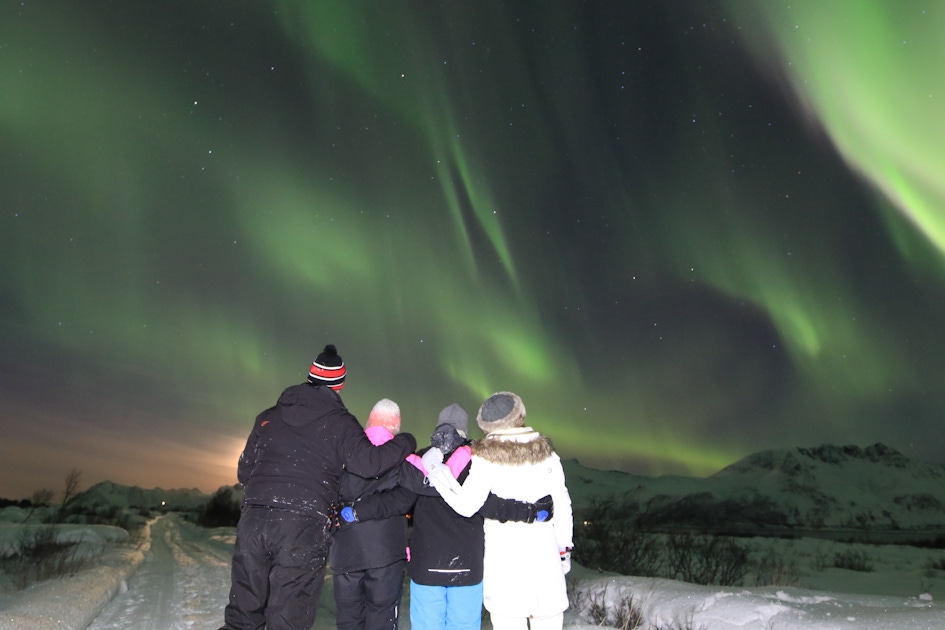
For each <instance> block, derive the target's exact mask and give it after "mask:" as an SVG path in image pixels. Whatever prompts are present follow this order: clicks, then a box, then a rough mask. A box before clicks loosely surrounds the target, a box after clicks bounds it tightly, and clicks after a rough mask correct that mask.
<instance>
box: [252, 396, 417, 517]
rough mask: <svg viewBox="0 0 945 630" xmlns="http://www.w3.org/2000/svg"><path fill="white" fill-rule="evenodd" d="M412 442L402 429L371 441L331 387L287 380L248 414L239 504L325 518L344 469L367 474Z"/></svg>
mask: <svg viewBox="0 0 945 630" xmlns="http://www.w3.org/2000/svg"><path fill="white" fill-rule="evenodd" d="M416 447H417V443H416V440H414V438H413V436H412V435H410V434H409V433H401V434H399V435H397V436H396V437H394V439H393V440H391V441H390V442H387V443H386V444H383V445H381V446H374V445H373V444H372V443H371V441H370V440H369V439H368V438H367V436H365V435H364V430H363V429H362V428H361V425H360V424H359V423H358V420H357V418H355V417H354V416H353V415H351V414H350V413H349V412H348V410H347V409H346V408H345V406H344V403H342V401H341V397H340V396H339V395H338V393H337V392H335V391H334V390H332V389H331V388H329V387H325V386H316V385H310V384H308V383H303V384H301V385H293V386H291V387H289V388H287V389H286V390H285V391H284V392H282V395H281V396H279V401H278V402H277V403H276V405H275V406H274V407H270V408H269V409H267V410H265V411H263V412H262V413H261V414H259V416H257V417H256V422H255V424H254V425H253V430H252V432H250V434H249V439H248V440H247V441H246V448H245V449H243V453H242V455H240V460H239V466H238V469H237V477H238V478H239V481H240V483H241V484H243V486H244V487H245V497H244V499H243V505H244V506H263V507H270V508H276V509H284V510H289V511H291V512H297V513H299V514H305V515H308V516H313V517H318V518H323V519H324V520H325V523H326V525H327V524H328V518H329V516H328V514H329V510H330V507H331V505H332V503H333V502H335V501H336V500H337V498H338V489H339V485H340V481H341V474H342V472H343V471H344V470H345V469H347V470H350V471H352V472H354V473H356V474H358V475H362V476H364V477H375V476H377V475H380V474H382V473H384V472H386V471H387V470H389V469H391V468H392V467H394V466H396V465H397V464H399V463H401V462H403V461H404V458H405V457H406V456H407V455H409V454H410V453H411V452H413V450H414V449H415V448H416Z"/></svg>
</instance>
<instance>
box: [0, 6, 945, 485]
mask: <svg viewBox="0 0 945 630" xmlns="http://www.w3.org/2000/svg"><path fill="white" fill-rule="evenodd" d="M943 32H945V4H942V3H928V2H919V1H914V0H904V1H902V2H895V3H891V2H882V1H880V0H838V1H836V2H830V3H823V2H817V1H815V0H802V1H800V2H796V1H794V2H781V1H771V2H746V1H740V0H731V1H730V2H724V1H721V0H718V1H705V0H703V1H690V0H685V1H678V2H677V1H673V2H656V1H648V2H617V1H616V0H604V1H601V2H558V1H555V2H548V3H533V2H512V1H510V2H497V1H492V0H484V1H480V2H475V3H460V2H442V3H432V2H404V1H395V2H334V3H329V2H307V1H298V0H296V1H289V0H281V1H280V0H271V1H268V2H263V1H228V2H218V1H207V2H179V1H168V2H160V3H143V4H142V3H126V2H115V1H110V2H105V1H91V2H83V3H81V4H79V3H70V2H61V1H50V2H29V1H24V2H7V3H3V4H0V77H2V78H0V159H2V169H0V262H2V274H0V404H2V409H3V426H4V431H3V433H4V436H3V439H2V440H0V444H2V446H0V457H2V462H3V463H2V467H0V470H2V475H0V497H3V496H6V497H14V498H20V497H28V496H29V494H30V492H31V491H33V490H35V489H37V488H40V487H49V488H53V489H57V490H58V489H59V486H60V485H61V480H62V479H63V478H64V477H65V475H66V474H67V473H68V472H69V471H70V470H71V469H80V470H81V471H82V479H83V483H84V484H85V485H91V484H92V483H95V482H97V481H102V480H106V479H107V480H111V481H114V482H116V483H122V484H127V485H140V486H144V487H154V486H161V487H165V488H171V487H199V488H201V489H202V490H205V491H212V490H213V489H216V488H217V487H219V486H221V485H224V484H231V483H235V465H236V457H237V455H238V454H239V451H240V449H241V448H242V445H243V442H244V440H245V437H246V434H247V432H248V431H249V428H250V427H251V425H252V420H253V418H254V417H255V415H256V413H258V412H259V411H261V410H262V409H264V408H265V407H268V406H269V405H271V404H272V403H273V402H274V401H275V399H276V397H277V396H278V394H279V393H280V392H281V391H282V389H283V388H284V387H286V386H288V385H290V384H293V383H297V382H301V381H302V380H304V378H305V374H306V373H307V369H308V366H309V364H310V362H311V360H312V359H313V358H314V357H315V356H316V355H317V354H318V352H319V351H320V350H321V348H322V347H323V346H324V345H325V344H326V343H334V344H336V345H337V346H338V349H339V352H340V353H341V355H342V356H343V357H344V359H345V362H346V364H347V365H348V369H349V376H348V384H347V386H346V387H345V389H344V391H343V392H342V396H343V398H344V400H345V403H346V405H347V406H348V408H349V409H350V410H351V411H352V412H353V413H354V414H355V415H356V416H358V417H359V418H360V419H362V421H363V420H364V419H365V418H366V417H367V413H368V411H369V410H370V408H371V406H372V405H373V403H374V402H375V401H376V400H378V399H379V398H382V397H389V398H392V399H394V400H396V401H397V402H398V403H399V404H400V405H401V408H402V410H403V413H404V429H405V430H408V431H411V432H413V433H414V434H415V435H417V438H418V442H420V443H421V444H424V443H426V439H427V437H428V436H429V433H430V431H432V429H433V425H434V424H435V420H436V414H437V412H438V411H439V410H440V409H441V408H442V407H444V406H446V405H447V404H449V403H451V402H454V401H455V402H459V403H460V404H462V405H463V406H464V407H465V408H466V409H467V410H468V411H469V412H470V413H471V415H474V414H475V411H476V410H477V409H478V405H479V403H480V402H481V401H482V400H483V399H485V398H486V397H487V396H488V395H490V394H491V393H493V392H495V391H500V390H505V389H509V390H512V391H515V392H517V393H519V394H520V395H521V396H522V398H523V400H524V402H525V405H526V407H527V409H528V415H529V422H530V424H531V425H532V426H534V427H535V428H537V429H539V430H541V431H542V432H545V433H547V434H548V435H550V436H551V438H552V439H553V441H554V443H555V446H556V448H557V449H558V451H559V452H560V453H561V455H562V456H563V457H566V458H577V459H579V460H580V461H581V462H582V463H584V464H585V465H589V466H594V467H598V468H614V469H621V470H628V471H632V472H638V473H643V474H665V473H673V474H688V475H705V474H709V473H711V472H714V471H716V470H718V469H720V468H722V467H723V466H725V465H727V464H729V463H732V462H733V461H735V460H737V459H738V458H740V457H743V456H745V455H747V454H749V453H752V452H755V451H758V450H762V449H767V448H779V447H791V446H810V445H818V444H821V443H836V444H860V445H868V444H872V443H875V442H883V443H885V444H887V445H889V446H892V447H894V448H897V449H899V450H901V451H902V452H903V453H905V454H907V455H910V456H912V457H916V458H920V459H924V460H926V461H933V462H941V461H945V456H943V455H942V452H943V446H945V438H943V432H942V430H941V419H942V418H943V414H945V393H943V391H942V390H943V388H942V386H941V383H942V382H943V380H945V369H943V368H945V359H943V358H942V347H943V345H945V344H943V341H945V333H943V325H942V322H943V319H945V318H943V315H945V183H943V182H945V177H943V174H945V153H943V151H942V150H941V147H942V146H945V74H943V73H942V71H941V68H943V67H945V47H943V46H942V43H941V33H943ZM473 435H474V437H476V436H478V435H479V433H478V430H474V431H473Z"/></svg>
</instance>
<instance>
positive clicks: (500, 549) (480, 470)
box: [424, 392, 573, 630]
mask: <svg viewBox="0 0 945 630" xmlns="http://www.w3.org/2000/svg"><path fill="white" fill-rule="evenodd" d="M476 420H477V421H478V423H479V427H480V428H481V429H482V431H483V433H485V434H486V436H485V438H483V439H482V440H478V441H476V442H474V443H473V447H472V465H471V467H470V470H469V476H468V477H467V478H466V481H465V482H464V483H463V484H462V485H460V484H459V483H457V482H456V480H455V479H454V478H453V476H452V475H450V474H444V473H448V471H447V470H445V468H444V467H442V466H438V465H437V464H438V463H439V462H437V461H436V454H435V453H434V454H433V455H430V454H429V453H428V454H427V455H426V456H425V457H424V465H425V466H426V468H427V471H428V472H429V478H430V481H431V482H432V484H433V486H434V487H435V488H436V489H437V490H438V491H439V493H440V495H441V496H442V497H443V499H444V500H445V501H446V502H447V503H448V504H449V505H450V506H451V507H452V508H453V509H454V510H456V512H457V513H459V514H462V515H463V516H467V517H468V516H471V515H472V514H475V513H476V512H477V511H478V510H479V508H480V507H482V504H483V503H484V502H485V500H486V497H488V496H489V493H490V492H492V493H494V494H496V495H498V496H499V497H503V498H507V499H517V500H519V501H528V502H535V501H536V500H538V499H540V498H541V497H543V496H545V495H547V494H550V495H551V496H552V498H553V500H554V508H553V516H552V518H551V519H550V520H548V521H546V522H540V523H515V522H506V523H501V522H499V521H495V520H491V519H486V521H485V525H484V531H485V541H486V547H485V549H486V550H485V558H484V563H483V564H484V566H483V569H484V573H483V604H484V605H485V607H486V610H488V611H489V614H490V617H491V620H492V626H493V628H494V629H495V630H513V629H514V630H521V629H523V628H528V627H529V622H530V623H531V628H532V630H539V629H542V630H545V629H551V628H561V626H562V624H563V620H564V611H565V610H567V608H568V594H567V586H566V584H565V579H564V576H565V574H566V573H567V572H568V571H569V570H570V568H571V560H570V557H571V556H570V552H571V547H572V544H573V543H572V529H573V522H572V517H571V497H570V495H569V494H568V489H567V486H566V485H565V479H564V471H563V469H562V467H561V460H560V458H559V457H558V455H557V454H556V453H555V452H554V449H553V448H552V446H551V442H550V441H549V440H548V438H546V437H544V436H542V435H540V434H539V433H538V432H537V431H535V430H534V429H532V428H531V427H526V426H524V425H525V405H524V404H523V403H522V399H521V398H519V397H518V396H517V395H515V394H513V393H511V392H499V393H497V394H493V395H492V396H490V397H489V398H488V399H487V400H486V401H485V402H484V403H483V404H482V407H480V409H479V414H478V416H477V418H476ZM441 461H442V460H441Z"/></svg>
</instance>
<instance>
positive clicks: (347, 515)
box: [339, 505, 358, 523]
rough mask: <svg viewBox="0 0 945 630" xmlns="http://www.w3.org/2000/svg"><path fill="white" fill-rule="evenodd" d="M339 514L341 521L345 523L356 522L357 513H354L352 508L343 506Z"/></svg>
mask: <svg viewBox="0 0 945 630" xmlns="http://www.w3.org/2000/svg"><path fill="white" fill-rule="evenodd" d="M339 514H341V518H342V520H344V521H345V522H346V523H356V522H357V521H358V513H357V512H355V511H354V507H353V506H350V505H346V506H344V507H343V508H341V512H339Z"/></svg>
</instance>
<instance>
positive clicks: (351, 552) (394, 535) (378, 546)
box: [328, 429, 409, 575]
mask: <svg viewBox="0 0 945 630" xmlns="http://www.w3.org/2000/svg"><path fill="white" fill-rule="evenodd" d="M369 430H370V429H369ZM387 437H388V438H389V437H390V434H389V433H388V434H387ZM372 443H373V441H372ZM401 471H402V467H401V466H398V467H395V468H392V469H391V470H389V471H387V472H386V473H384V474H383V475H381V476H380V477H374V478H365V477H361V476H358V475H355V474H353V473H351V472H346V473H345V474H344V476H343V477H342V478H341V492H340V494H339V501H340V502H341V503H354V502H356V501H358V500H360V499H363V498H365V497H368V496H371V495H374V494H377V493H380V492H385V491H388V490H393V489H394V488H396V487H397V486H398V485H400V473H401ZM408 509H409V506H407V508H406V509H403V510H402V511H400V512H399V513H397V514H394V515H392V516H388V517H386V518H378V519H372V520H363V521H358V522H355V523H351V524H349V525H346V526H344V527H342V528H340V529H338V530H337V531H336V532H335V533H334V534H333V536H332V542H331V552H330V554H329V556H328V564H329V565H331V572H332V573H333V574H336V575H337V574H339V573H350V572H352V571H364V570H366V569H376V568H379V567H387V566H390V565H392V564H394V563H395V562H397V561H398V560H406V559H407V516H406V513H407V510H408Z"/></svg>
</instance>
